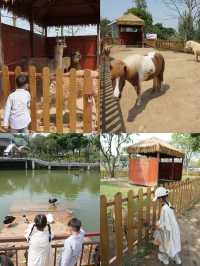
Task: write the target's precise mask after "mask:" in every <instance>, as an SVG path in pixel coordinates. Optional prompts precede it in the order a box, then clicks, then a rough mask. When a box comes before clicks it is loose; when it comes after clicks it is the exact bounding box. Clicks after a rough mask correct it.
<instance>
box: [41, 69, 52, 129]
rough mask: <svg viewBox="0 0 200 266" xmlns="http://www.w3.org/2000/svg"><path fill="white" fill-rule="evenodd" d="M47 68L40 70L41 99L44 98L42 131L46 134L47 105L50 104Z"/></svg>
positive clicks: (48, 125)
mask: <svg viewBox="0 0 200 266" xmlns="http://www.w3.org/2000/svg"><path fill="white" fill-rule="evenodd" d="M49 73H50V71H49V68H48V67H44V68H43V70H42V85H43V97H44V103H43V104H44V109H43V120H44V121H43V123H44V131H45V132H48V131H49V128H50V120H49V104H50V97H49V87H50V81H49Z"/></svg>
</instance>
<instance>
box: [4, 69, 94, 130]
mask: <svg viewBox="0 0 200 266" xmlns="http://www.w3.org/2000/svg"><path fill="white" fill-rule="evenodd" d="M20 73H23V74H25V75H28V77H29V90H30V94H31V106H30V111H31V120H32V121H31V130H32V131H36V132H58V133H62V132H85V133H90V132H98V131H99V76H98V75H97V76H95V77H94V76H93V75H92V72H91V71H90V70H85V71H82V73H83V74H77V73H78V72H76V70H75V69H71V70H70V72H69V73H63V72H62V70H61V69H57V70H56V74H54V75H52V74H50V70H49V68H48V67H45V68H43V71H42V73H36V68H35V67H34V66H30V67H29V69H28V72H22V71H21V67H19V66H18V67H16V68H15V71H13V72H12V71H9V69H8V67H7V66H3V67H2V71H0V77H1V81H2V88H1V89H0V94H1V100H0V115H1V117H0V127H1V121H2V113H3V108H4V105H5V102H6V99H7V97H8V95H9V93H10V92H11V84H12V87H13V86H14V84H13V83H14V80H15V78H16V76H18V75H19V74H20ZM65 78H66V79H67V78H68V79H67V82H68V91H66V88H64V86H63V83H64V82H65V81H66V79H65ZM94 80H95V82H94ZM52 82H54V83H52ZM50 84H54V86H55V93H54V94H53V93H51V92H50ZM80 84H82V85H81V86H80ZM94 84H95V86H96V89H95V90H94ZM66 86H67V85H66ZM38 94H41V95H40V98H39V100H38ZM52 94H53V95H52ZM66 94H67V98H66ZM53 97H54V99H53ZM78 99H79V102H80V103H79V105H80V106H81V107H80V106H77V100H78ZM66 102H67V104H66ZM66 105H67V106H66ZM52 110H53V113H52ZM94 110H95V111H94Z"/></svg>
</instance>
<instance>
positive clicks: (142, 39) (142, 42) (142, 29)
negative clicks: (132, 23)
mask: <svg viewBox="0 0 200 266" xmlns="http://www.w3.org/2000/svg"><path fill="white" fill-rule="evenodd" d="M141 30H142V47H144V26H142V29H141Z"/></svg>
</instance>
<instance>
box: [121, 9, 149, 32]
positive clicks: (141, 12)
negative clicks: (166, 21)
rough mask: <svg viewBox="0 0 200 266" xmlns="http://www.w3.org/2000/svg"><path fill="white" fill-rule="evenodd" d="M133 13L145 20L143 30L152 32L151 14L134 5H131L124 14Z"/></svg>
mask: <svg viewBox="0 0 200 266" xmlns="http://www.w3.org/2000/svg"><path fill="white" fill-rule="evenodd" d="M129 13H131V14H133V15H135V16H137V17H139V18H141V19H143V20H144V22H145V32H152V29H153V17H152V15H151V14H150V13H149V12H148V11H147V10H145V9H141V8H136V7H132V8H129V9H128V10H127V11H126V12H125V14H129Z"/></svg>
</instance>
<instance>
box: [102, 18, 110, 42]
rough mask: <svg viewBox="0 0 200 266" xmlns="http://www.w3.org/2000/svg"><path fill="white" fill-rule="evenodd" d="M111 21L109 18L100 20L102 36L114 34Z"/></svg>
mask: <svg viewBox="0 0 200 266" xmlns="http://www.w3.org/2000/svg"><path fill="white" fill-rule="evenodd" d="M110 23H111V21H110V20H109V19H107V18H102V19H101V21H100V30H101V38H104V37H111V36H112V31H111V26H110V25H109V24H110Z"/></svg>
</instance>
